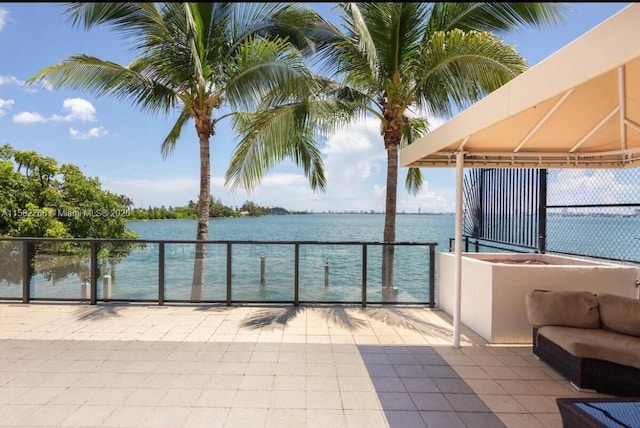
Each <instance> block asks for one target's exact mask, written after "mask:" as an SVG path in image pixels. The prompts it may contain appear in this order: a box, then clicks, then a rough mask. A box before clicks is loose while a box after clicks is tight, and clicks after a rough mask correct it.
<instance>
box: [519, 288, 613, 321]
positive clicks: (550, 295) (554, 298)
mask: <svg viewBox="0 0 640 428" xmlns="http://www.w3.org/2000/svg"><path fill="white" fill-rule="evenodd" d="M525 303H526V306H527V317H528V318H529V323H531V325H532V326H534V327H541V326H545V325H560V326H566V327H579V328H600V313H599V312H598V300H597V299H596V296H595V295H594V294H593V293H590V292H588V291H538V290H534V291H530V292H529V293H527V297H526V301H525Z"/></svg>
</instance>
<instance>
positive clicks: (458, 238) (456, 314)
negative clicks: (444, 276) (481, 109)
mask: <svg viewBox="0 0 640 428" xmlns="http://www.w3.org/2000/svg"><path fill="white" fill-rule="evenodd" d="M463 169H464V152H458V153H456V224H455V226H456V227H455V268H454V275H453V279H454V287H455V288H454V294H453V304H454V306H453V347H454V348H459V347H460V301H461V290H462V220H463V219H462V182H463V178H464V175H463Z"/></svg>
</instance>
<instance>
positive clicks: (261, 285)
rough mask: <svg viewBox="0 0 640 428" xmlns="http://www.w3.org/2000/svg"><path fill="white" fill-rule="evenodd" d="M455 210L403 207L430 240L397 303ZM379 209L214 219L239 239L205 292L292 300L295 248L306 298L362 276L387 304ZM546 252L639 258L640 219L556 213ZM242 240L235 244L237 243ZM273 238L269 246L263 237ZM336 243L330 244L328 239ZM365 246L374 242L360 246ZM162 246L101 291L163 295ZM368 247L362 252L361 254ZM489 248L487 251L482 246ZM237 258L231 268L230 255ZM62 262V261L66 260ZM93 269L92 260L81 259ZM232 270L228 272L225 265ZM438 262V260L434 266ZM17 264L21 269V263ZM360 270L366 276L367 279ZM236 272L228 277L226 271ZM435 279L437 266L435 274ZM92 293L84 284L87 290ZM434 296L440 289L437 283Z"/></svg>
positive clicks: (398, 257)
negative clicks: (422, 211)
mask: <svg viewBox="0 0 640 428" xmlns="http://www.w3.org/2000/svg"><path fill="white" fill-rule="evenodd" d="M454 220H455V219H454V215H453V214H398V216H397V222H396V241H397V242H405V243H407V242H409V243H422V244H425V245H406V246H404V245H399V246H396V248H395V257H394V286H395V287H396V288H397V296H396V300H397V301H403V302H428V301H429V275H430V269H431V266H430V265H429V252H430V248H429V245H426V244H428V243H433V244H436V245H435V253H436V257H437V253H438V252H441V251H448V250H449V240H450V238H452V237H453V236H454ZM127 226H128V227H129V228H130V229H132V230H134V231H135V232H137V234H138V236H139V238H140V239H141V240H149V241H154V240H189V241H192V240H194V239H195V236H196V227H197V222H196V220H148V221H130V222H128V224H127ZM383 228H384V215H383V214H306V215H273V216H264V217H241V218H222V219H217V218H212V219H211V220H210V223H209V240H212V241H234V243H233V244H232V246H231V247H229V246H228V245H227V244H226V243H215V244H208V245H207V255H206V263H205V291H204V299H205V300H207V301H217V302H218V301H219V302H223V301H225V300H226V298H227V283H228V279H230V280H231V285H232V293H231V299H232V300H233V301H252V302H253V301H255V302H274V301H293V300H294V298H295V295H294V292H295V291H294V283H295V260H296V246H295V245H294V244H293V242H294V241H295V242H299V244H298V254H297V257H298V280H299V281H298V283H299V296H298V297H299V299H300V301H325V302H359V301H361V299H362V283H363V280H365V281H366V284H367V288H366V297H367V300H368V301H370V302H376V301H382V299H383V296H382V292H381V260H382V246H381V245H379V243H381V242H382V233H383ZM547 230H548V239H547V248H548V250H549V251H559V252H573V253H576V254H591V255H596V256H600V257H613V258H623V259H629V260H640V232H638V231H639V230H640V217H637V216H636V217H634V216H632V217H619V218H615V217H588V216H584V217H578V216H550V217H549V218H548V220H547ZM235 241H237V242H235ZM264 241H270V243H264ZM329 242H330V243H331V244H327V243H329ZM362 243H369V244H367V245H366V248H363V247H364V246H363V244H362ZM159 247H160V246H159V244H158V243H154V242H148V243H146V244H145V245H143V246H139V247H136V248H134V249H133V250H132V251H131V252H130V253H128V255H127V256H126V257H124V258H123V259H122V260H119V261H118V262H117V263H116V264H115V265H114V267H113V268H111V267H110V266H105V267H103V268H101V270H100V273H99V274H100V280H99V284H98V298H99V299H102V298H104V297H108V296H107V294H105V293H109V291H108V290H105V289H104V287H103V282H104V281H105V278H104V277H105V276H109V277H110V281H111V290H110V297H111V298H112V299H114V300H118V299H127V300H128V299H132V300H149V301H157V299H158V288H159V252H160V248H159ZM164 251H165V265H164V266H165V270H164V283H165V299H166V300H168V301H171V300H175V301H188V300H189V299H190V292H191V280H192V274H193V260H194V256H195V245H194V244H193V243H184V244H183V243H166V244H165V248H164ZM365 251H366V253H365ZM484 251H490V250H487V249H484ZM228 255H231V262H230V264H229V266H228V265H227V256H228ZM63 262H64V260H60V263H63ZM84 263H85V265H86V266H88V260H85V261H84ZM229 267H230V271H228V268H229ZM434 268H435V266H434ZM16 269H19V266H16ZM363 271H364V272H365V275H366V278H363ZM228 272H229V274H230V278H228V277H227V274H228ZM435 274H436V277H437V272H435ZM83 283H84V284H86V281H85V280H84V279H82V278H79V277H78V276H76V275H73V274H72V275H69V276H67V277H65V278H64V279H61V280H60V279H58V280H57V279H52V278H47V277H46V275H45V274H43V273H41V272H39V270H38V262H36V275H34V277H33V279H32V287H31V295H32V297H35V298H43V299H47V298H73V299H76V298H80V297H81V296H82V287H83V286H86V285H83ZM21 293H22V289H21V284H18V283H16V284H12V283H7V282H6V281H4V282H3V281H1V280H0V298H3V297H4V298H7V297H11V298H19V297H20V296H21ZM85 295H86V290H85ZM436 295H437V290H436Z"/></svg>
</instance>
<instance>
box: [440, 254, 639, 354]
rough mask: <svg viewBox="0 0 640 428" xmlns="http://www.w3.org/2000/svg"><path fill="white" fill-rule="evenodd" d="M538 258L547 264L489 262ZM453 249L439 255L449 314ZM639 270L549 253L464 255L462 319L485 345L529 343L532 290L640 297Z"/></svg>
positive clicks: (442, 302) (442, 297) (443, 295)
mask: <svg viewBox="0 0 640 428" xmlns="http://www.w3.org/2000/svg"><path fill="white" fill-rule="evenodd" d="M496 259H501V260H505V259H509V260H520V261H523V260H540V261H543V262H546V263H548V264H510V263H494V262H490V261H488V260H496ZM454 263H455V254H454V253H444V252H443V253H439V254H438V284H437V286H438V306H439V307H440V308H441V309H442V310H444V311H445V312H446V313H448V314H449V315H452V316H453V306H454V267H455V264H454ZM639 277H640V269H638V268H636V267H633V266H627V265H618V264H610V263H600V262H592V261H587V260H582V259H579V258H573V257H565V256H556V255H550V254H521V253H463V254H462V281H461V282H462V284H461V287H462V291H461V292H462V297H461V304H460V322H461V323H462V324H464V325H465V326H467V327H468V328H470V329H471V330H473V331H474V332H476V333H477V334H478V335H480V336H481V337H483V338H484V339H485V340H487V341H488V342H489V343H496V344H498V343H523V344H526V343H531V325H530V324H529V321H528V319H527V312H526V307H525V296H526V294H527V293H528V292H529V291H530V290H581V291H591V292H593V293H611V294H618V295H621V296H628V297H634V298H638V297H639V294H638V293H639V289H638V288H637V287H636V285H635V284H636V280H637V279H638V278H639Z"/></svg>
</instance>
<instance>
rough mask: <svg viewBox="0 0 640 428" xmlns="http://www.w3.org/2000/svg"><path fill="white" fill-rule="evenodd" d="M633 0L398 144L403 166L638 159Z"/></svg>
mask: <svg viewBox="0 0 640 428" xmlns="http://www.w3.org/2000/svg"><path fill="white" fill-rule="evenodd" d="M638 40H640V4H637V3H636V4H631V5H629V6H627V7H626V8H625V9H623V10H622V11H620V12H619V13H617V14H616V15H614V16H612V17H611V18H609V19H608V20H606V21H604V22H603V23H601V24H600V25H598V26H596V27H594V28H593V29H592V30H590V31H588V32H587V33H585V34H584V35H583V36H581V37H579V38H578V39H576V40H575V41H573V42H572V43H570V44H568V45H566V46H565V47H564V48H562V49H560V50H559V51H557V52H556V53H554V54H553V55H551V56H549V57H548V58H546V59H545V60H543V61H541V62H540V63H538V64H536V65H535V66H533V67H531V68H530V69H529V70H527V71H526V72H524V73H522V74H521V75H519V76H517V77H515V78H514V79H513V80H511V81H510V82H508V83H507V84H505V85H504V86H502V87H500V88H499V89H498V90H496V91H494V92H492V93H491V94H489V95H487V96H486V97H485V98H483V99H482V100H480V101H479V102H477V103H476V104H474V105H473V106H471V107H469V108H468V109H466V110H464V111H463V112H461V113H460V114H458V115H457V116H455V117H454V118H452V119H451V120H449V121H448V122H446V123H444V124H443V125H442V126H440V127H438V128H436V129H435V130H434V131H433V132H431V133H429V134H428V135H426V136H425V137H423V138H421V139H419V140H417V141H416V142H415V143H413V144H411V145H410V146H408V147H406V148H404V149H402V150H401V151H400V164H401V165H402V166H404V167H455V165H456V154H457V153H460V152H462V153H464V164H465V167H472V168H625V167H631V166H637V165H640V43H638Z"/></svg>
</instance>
